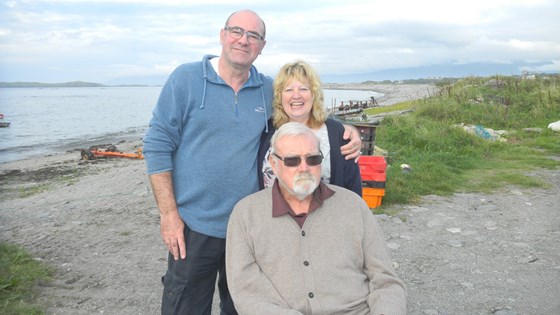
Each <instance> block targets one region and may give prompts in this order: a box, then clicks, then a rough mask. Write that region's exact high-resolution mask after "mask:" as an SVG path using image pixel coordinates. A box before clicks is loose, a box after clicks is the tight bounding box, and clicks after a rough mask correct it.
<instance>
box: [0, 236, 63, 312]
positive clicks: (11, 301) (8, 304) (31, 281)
mask: <svg viewBox="0 0 560 315" xmlns="http://www.w3.org/2000/svg"><path fill="white" fill-rule="evenodd" d="M51 274H52V271H51V269H50V268H49V267H46V266H44V265H43V264H41V263H40V262H37V261H35V260H33V258H32V257H31V256H30V255H29V254H27V253H26V252H25V251H24V250H23V249H21V248H19V247H17V246H14V245H9V244H5V243H0V314H7V315H8V314H10V315H12V314H13V315H15V314H22V315H23V314H25V315H27V314H30V315H31V314H44V312H43V311H42V307H41V306H40V305H38V304H36V296H35V290H34V286H35V284H36V283H37V282H38V281H48V279H49V278H50V276H51Z"/></svg>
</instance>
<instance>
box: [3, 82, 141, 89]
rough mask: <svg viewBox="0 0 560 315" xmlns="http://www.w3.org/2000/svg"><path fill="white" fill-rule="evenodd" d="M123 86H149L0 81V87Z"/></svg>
mask: <svg viewBox="0 0 560 315" xmlns="http://www.w3.org/2000/svg"><path fill="white" fill-rule="evenodd" d="M123 86H132V87H134V86H139V87H141V86H149V85H142V84H127V85H124V84H122V85H105V84H101V83H93V82H84V81H72V82H65V83H41V82H0V88H47V87H123Z"/></svg>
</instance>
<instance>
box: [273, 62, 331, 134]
mask: <svg viewBox="0 0 560 315" xmlns="http://www.w3.org/2000/svg"><path fill="white" fill-rule="evenodd" d="M273 88H274V100H273V107H274V113H273V115H272V116H273V122H274V127H276V128H279V127H280V126H282V125H283V124H285V123H287V122H290V121H295V122H299V123H303V124H305V125H306V126H308V127H309V128H311V129H317V128H320V127H321V126H322V125H323V124H324V123H325V120H326V119H327V112H326V110H325V106H324V105H323V90H322V89H321V81H320V80H319V75H318V74H317V72H316V71H315V70H314V69H313V68H312V67H311V66H310V65H309V64H307V63H306V62H304V61H301V60H298V61H295V62H291V63H287V64H285V65H283V66H282V68H281V69H280V71H278V74H277V75H276V78H275V79H274V86H273Z"/></svg>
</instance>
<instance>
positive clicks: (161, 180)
mask: <svg viewBox="0 0 560 315" xmlns="http://www.w3.org/2000/svg"><path fill="white" fill-rule="evenodd" d="M265 36H266V28H265V24H264V22H263V20H262V19H261V18H260V17H259V16H258V15H257V14H256V13H255V12H253V11H249V10H243V11H237V12H235V13H233V14H232V15H230V17H229V18H228V20H227V21H226V24H225V27H224V28H223V29H222V30H221V31H220V43H221V45H222V52H221V55H220V56H219V57H217V56H204V58H203V59H202V62H193V63H187V64H183V65H181V66H179V67H178V68H177V69H175V71H174V72H173V73H172V74H171V75H170V77H169V78H168V80H167V82H166V83H165V85H164V86H163V88H162V91H161V95H160V96H159V99H158V102H157V104H156V107H155V109H154V110H153V116H152V119H151V120H150V124H149V128H148V131H147V133H146V136H145V137H144V148H143V150H144V156H145V159H146V165H147V169H148V175H149V178H150V183H151V185H152V189H153V192H154V196H155V199H156V202H157V206H158V208H159V212H160V219H161V222H160V225H161V237H162V239H163V241H164V243H165V244H166V246H167V248H168V250H169V256H168V269H167V272H166V274H165V276H164V277H163V278H162V282H163V286H164V291H163V299H162V306H161V312H162V314H210V313H211V308H212V298H213V295H214V288H215V285H216V277H217V276H218V275H219V279H218V289H219V292H220V301H221V303H220V307H221V313H222V314H237V313H236V311H235V308H234V306H233V302H232V300H231V297H230V295H229V291H228V287H227V283H226V276H225V238H226V228H227V224H228V220H229V216H230V214H231V211H232V209H233V207H234V206H235V204H236V203H237V202H238V201H239V200H241V199H242V198H243V197H245V196H248V195H250V194H251V193H254V192H256V191H258V190H259V185H258V180H257V151H258V147H259V138H260V135H261V133H262V132H263V130H265V128H266V125H267V124H266V122H267V120H268V119H269V118H270V116H271V114H272V105H271V104H272V97H273V93H272V79H271V78H269V77H267V76H265V75H263V74H261V73H259V72H258V71H257V69H256V68H255V67H254V66H253V62H254V61H255V59H257V57H258V55H259V54H261V52H262V50H263V48H264V46H265V44H266V40H265ZM347 134H348V136H349V137H350V138H351V142H350V143H348V144H347V145H346V146H344V147H342V149H343V154H346V155H347V158H356V157H357V156H358V155H359V153H360V152H359V151H360V146H361V140H360V137H359V133H358V132H357V131H356V130H355V129H354V128H349V131H348V132H347Z"/></svg>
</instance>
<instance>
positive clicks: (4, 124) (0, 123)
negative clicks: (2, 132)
mask: <svg viewBox="0 0 560 315" xmlns="http://www.w3.org/2000/svg"><path fill="white" fill-rule="evenodd" d="M3 119H4V114H2V113H0V128H6V127H10V124H11V123H10V122H9V121H2V120H3Z"/></svg>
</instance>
